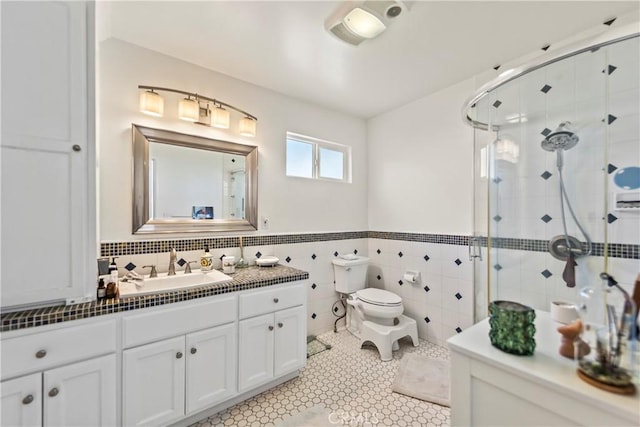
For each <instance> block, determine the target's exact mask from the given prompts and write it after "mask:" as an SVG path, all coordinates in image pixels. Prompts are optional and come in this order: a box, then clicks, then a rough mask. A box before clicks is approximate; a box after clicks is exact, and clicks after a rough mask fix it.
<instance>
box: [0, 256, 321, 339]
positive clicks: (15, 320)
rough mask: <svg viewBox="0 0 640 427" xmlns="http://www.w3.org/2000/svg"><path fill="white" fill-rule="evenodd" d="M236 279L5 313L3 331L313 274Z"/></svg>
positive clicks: (249, 274)
mask: <svg viewBox="0 0 640 427" xmlns="http://www.w3.org/2000/svg"><path fill="white" fill-rule="evenodd" d="M192 274H198V273H192ZM232 277H233V281H231V282H228V283H222V284H215V285H208V286H202V287H198V288H190V289H187V290H177V291H173V292H166V293H163V294H151V295H143V296H132V297H128V298H122V299H110V300H106V301H104V302H97V301H92V302H86V303H81V304H72V305H66V306H65V305H59V306H53V307H45V308H34V309H29V310H23V311H15V312H11V313H2V314H1V316H0V319H1V321H2V325H1V326H0V331H1V332H7V331H13V330H18V329H24V328H32V327H36V326H44V325H51V324H54V323H60V322H66V321H70V320H78V319H86V318H90V317H96V316H102V315H107V314H113V313H119V312H122V311H130V310H137V309H141V308H147V307H154V306H159V305H164V304H172V303H176V302H180V301H188V300H193V299H198V298H205V297H209V296H213V295H219V294H226V293H230V292H237V291H243V290H247V289H254V288H261V287H265V286H271V285H277V284H280V283H289V282H296V281H300V280H305V279H308V278H309V273H307V272H306V271H302V270H298V269H295V268H291V267H286V266H283V265H277V266H274V267H272V268H268V269H265V268H259V267H257V266H251V267H247V268H243V269H238V270H236V272H235V273H234V274H233V275H232Z"/></svg>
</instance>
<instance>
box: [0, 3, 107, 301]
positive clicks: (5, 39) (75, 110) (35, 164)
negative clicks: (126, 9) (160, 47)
mask: <svg viewBox="0 0 640 427" xmlns="http://www.w3.org/2000/svg"><path fill="white" fill-rule="evenodd" d="M0 7H1V8H2V13H1V15H2V25H1V26H0V28H1V29H2V30H1V31H2V37H1V43H2V47H1V52H2V58H1V61H2V106H3V108H2V138H1V144H0V157H1V168H0V169H1V189H0V193H1V194H2V204H1V206H2V208H1V210H2V212H1V227H2V228H1V231H2V243H1V245H2V248H1V253H2V260H1V262H2V272H1V282H2V286H1V287H2V289H1V294H2V297H1V299H0V304H1V305H2V306H4V307H6V306H13V305H19V304H32V303H37V302H41V301H50V300H61V299H66V298H71V297H78V296H83V295H85V294H86V288H85V285H87V284H90V283H92V278H95V272H94V271H95V267H94V266H95V259H96V253H95V252H96V251H95V243H94V242H95V232H93V231H92V230H94V229H95V221H94V220H92V219H91V215H90V213H93V212H94V210H95V207H92V205H95V191H94V188H93V186H94V182H95V181H94V178H93V177H94V176H95V170H94V169H95V168H94V167H93V164H89V163H90V162H89V159H93V158H94V156H95V154H94V137H93V135H92V134H91V135H90V129H93V127H92V126H93V125H92V117H93V113H92V111H93V107H92V106H90V105H89V101H88V99H89V90H90V87H89V86H90V85H91V82H92V80H91V79H88V77H87V64H89V63H90V61H91V60H92V58H93V55H92V53H89V51H88V49H90V47H88V43H87V40H91V37H88V32H87V25H91V27H92V24H90V23H89V21H88V18H87V16H88V11H87V4H86V3H85V2H73V1H72V2H57V1H56V2H53V1H51V2H1V4H0ZM91 100H93V98H91ZM89 166H90V168H89ZM34 265H37V266H38V270H39V271H42V272H46V277H44V278H43V277H40V276H38V275H33V274H25V273H26V272H29V271H31V270H32V269H33V266H34ZM92 272H93V274H91V273H92Z"/></svg>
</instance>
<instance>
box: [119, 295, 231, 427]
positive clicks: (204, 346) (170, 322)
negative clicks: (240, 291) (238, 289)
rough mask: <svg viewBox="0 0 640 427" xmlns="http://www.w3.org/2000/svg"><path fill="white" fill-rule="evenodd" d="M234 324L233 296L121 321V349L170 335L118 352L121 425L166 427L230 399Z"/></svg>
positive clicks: (153, 312) (162, 310) (161, 310)
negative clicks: (119, 362) (120, 375)
mask: <svg viewBox="0 0 640 427" xmlns="http://www.w3.org/2000/svg"><path fill="white" fill-rule="evenodd" d="M236 320H237V299H236V297H235V296H224V297H214V298H212V299H210V300H207V301H203V302H198V303H195V304H194V303H187V304H180V305H178V306H177V307H175V308H171V309H169V310H167V309H162V308H160V309H157V310H152V311H150V312H145V313H141V314H137V315H133V316H128V317H126V318H125V319H123V340H124V346H125V347H129V346H134V345H138V344H142V343H146V342H148V341H149V340H156V339H161V338H165V337H166V336H172V335H173V336H172V337H171V338H166V339H161V340H160V341H155V342H151V343H148V344H144V345H138V346H137V347H134V348H129V349H126V350H124V351H123V353H122V367H123V424H124V425H127V426H134V425H166V424H169V423H172V422H175V421H178V420H180V419H181V418H183V417H185V416H186V415H190V414H193V413H196V412H199V411H201V410H203V409H205V408H208V407H210V406H212V405H215V404H217V403H219V402H222V401H224V400H225V399H227V398H229V397H231V396H233V395H235V393H236V370H237V368H236V366H237V358H236V355H237V351H236V348H237V340H236V336H237V326H236V325H237V323H236ZM202 328H205V329H202ZM176 334H180V335H177V336H175V335H176Z"/></svg>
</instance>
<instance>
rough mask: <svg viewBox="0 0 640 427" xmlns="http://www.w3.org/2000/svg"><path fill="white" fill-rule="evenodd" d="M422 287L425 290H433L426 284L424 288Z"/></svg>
mask: <svg viewBox="0 0 640 427" xmlns="http://www.w3.org/2000/svg"><path fill="white" fill-rule="evenodd" d="M422 289H424V291H425V292H429V291H430V290H431V288H429V286H427V285H425V287H424V288H422Z"/></svg>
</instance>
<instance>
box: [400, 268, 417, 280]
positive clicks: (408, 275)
mask: <svg viewBox="0 0 640 427" xmlns="http://www.w3.org/2000/svg"><path fill="white" fill-rule="evenodd" d="M402 279H403V280H404V281H405V282H407V283H420V272H419V271H412V270H407V271H406V272H405V273H404V274H403V275H402Z"/></svg>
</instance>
